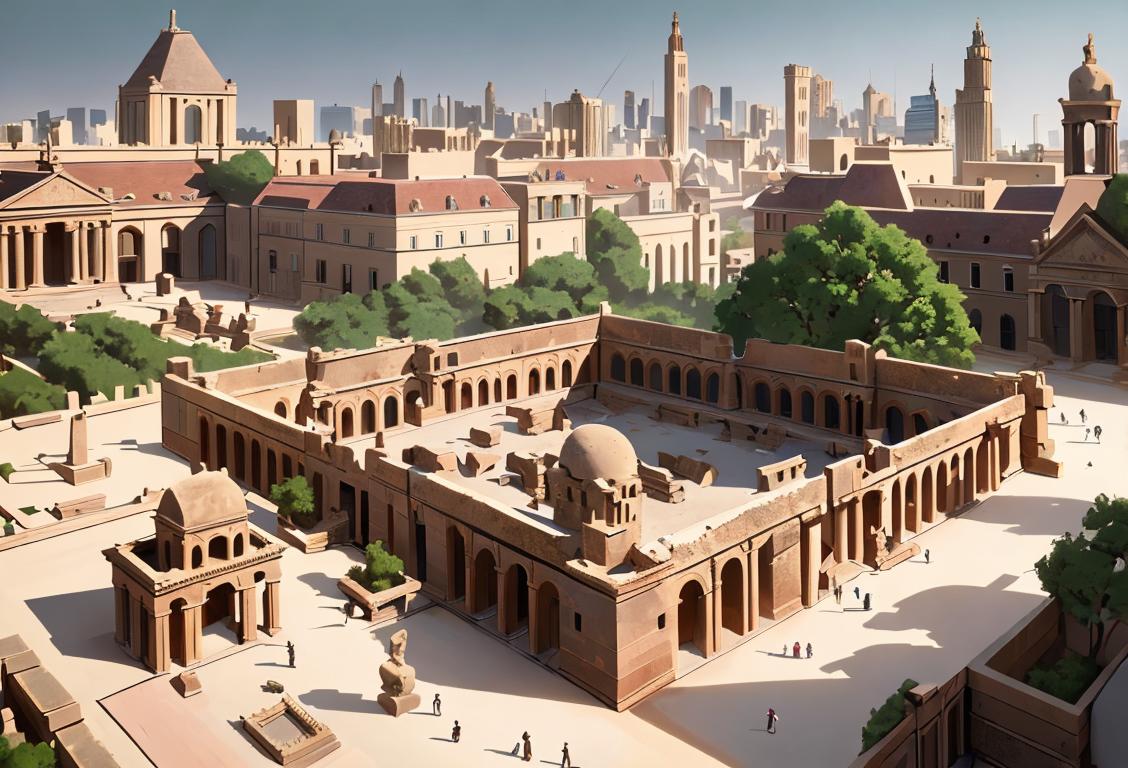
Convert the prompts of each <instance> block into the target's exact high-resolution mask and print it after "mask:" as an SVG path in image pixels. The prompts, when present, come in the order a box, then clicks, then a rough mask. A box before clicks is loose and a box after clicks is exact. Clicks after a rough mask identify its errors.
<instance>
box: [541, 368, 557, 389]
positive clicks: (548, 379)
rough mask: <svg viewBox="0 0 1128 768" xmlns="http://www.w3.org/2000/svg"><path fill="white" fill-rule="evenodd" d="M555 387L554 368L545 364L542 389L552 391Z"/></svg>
mask: <svg viewBox="0 0 1128 768" xmlns="http://www.w3.org/2000/svg"><path fill="white" fill-rule="evenodd" d="M554 389H556V369H555V368H553V367H552V366H551V365H549V366H545V369H544V391H545V392H552V391H553V390H554Z"/></svg>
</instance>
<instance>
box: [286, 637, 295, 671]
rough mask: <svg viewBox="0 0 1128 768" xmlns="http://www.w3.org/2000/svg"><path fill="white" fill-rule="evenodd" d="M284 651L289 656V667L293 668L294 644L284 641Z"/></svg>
mask: <svg viewBox="0 0 1128 768" xmlns="http://www.w3.org/2000/svg"><path fill="white" fill-rule="evenodd" d="M286 653H287V654H289V656H290V668H291V669H293V668H294V644H293V643H291V642H289V641H286Z"/></svg>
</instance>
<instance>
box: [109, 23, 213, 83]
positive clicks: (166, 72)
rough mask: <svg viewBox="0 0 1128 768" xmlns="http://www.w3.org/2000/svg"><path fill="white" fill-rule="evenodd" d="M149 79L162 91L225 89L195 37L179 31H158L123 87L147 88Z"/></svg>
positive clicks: (184, 31)
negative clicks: (158, 83)
mask: <svg viewBox="0 0 1128 768" xmlns="http://www.w3.org/2000/svg"><path fill="white" fill-rule="evenodd" d="M150 76H152V77H155V78H156V79H157V81H158V82H160V84H161V87H162V88H164V90H166V91H173V92H185V93H215V92H219V91H223V90H224V89H225V88H226V87H227V81H226V80H224V79H223V76H222V75H220V74H219V70H217V69H216V68H215V65H214V64H212V62H211V59H209V58H208V55H207V54H206V53H204V49H203V48H201V47H200V44H199V43H198V42H196V37H195V35H193V34H192V33H191V32H188V31H186V30H183V29H176V30H172V31H170V30H167V29H162V30H161V33H160V34H159V35H157V40H156V42H155V43H153V46H152V47H151V48H150V49H149V52H148V53H146V54H145V58H143V59H142V60H141V63H140V64H139V65H138V66H137V69H136V70H134V72H133V74H132V75H131V76H130V78H129V80H128V81H126V84H125V86H124V87H126V88H148V87H149V77H150Z"/></svg>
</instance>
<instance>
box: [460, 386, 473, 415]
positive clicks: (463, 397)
mask: <svg viewBox="0 0 1128 768" xmlns="http://www.w3.org/2000/svg"><path fill="white" fill-rule="evenodd" d="M473 407H474V386H473V385H472V384H471V383H470V382H468V381H464V382H462V386H461V387H459V395H458V410H460V411H465V410H468V409H470V408H473Z"/></svg>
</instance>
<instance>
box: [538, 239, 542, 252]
mask: <svg viewBox="0 0 1128 768" xmlns="http://www.w3.org/2000/svg"><path fill="white" fill-rule="evenodd" d="M540 247H541V246H540V238H539V237H538V238H537V250H538V251H539V250H540Z"/></svg>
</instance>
